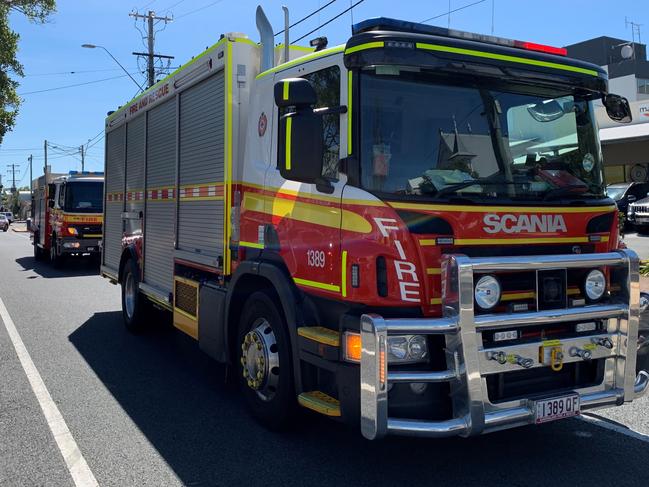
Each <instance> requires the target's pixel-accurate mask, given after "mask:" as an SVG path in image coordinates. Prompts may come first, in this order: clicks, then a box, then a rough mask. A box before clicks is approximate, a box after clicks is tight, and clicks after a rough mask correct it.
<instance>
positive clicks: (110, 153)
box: [103, 125, 126, 271]
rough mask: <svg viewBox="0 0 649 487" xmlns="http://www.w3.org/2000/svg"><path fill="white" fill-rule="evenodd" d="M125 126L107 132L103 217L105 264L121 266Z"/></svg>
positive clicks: (113, 267) (114, 267) (115, 268)
mask: <svg viewBox="0 0 649 487" xmlns="http://www.w3.org/2000/svg"><path fill="white" fill-rule="evenodd" d="M125 135H126V126H124V125H122V126H121V127H118V128H116V129H115V130H113V131H111V132H109V133H108V134H106V171H105V172H106V174H105V177H106V180H105V186H106V190H105V192H106V201H105V202H104V203H105V208H106V210H105V214H106V215H105V220H104V237H103V248H104V255H103V259H104V265H105V266H107V267H110V268H112V269H114V270H116V271H117V270H118V269H119V259H120V256H121V252H122V209H123V207H124V206H123V205H124V201H123V195H124V148H125V146H124V144H125V142H126V140H125Z"/></svg>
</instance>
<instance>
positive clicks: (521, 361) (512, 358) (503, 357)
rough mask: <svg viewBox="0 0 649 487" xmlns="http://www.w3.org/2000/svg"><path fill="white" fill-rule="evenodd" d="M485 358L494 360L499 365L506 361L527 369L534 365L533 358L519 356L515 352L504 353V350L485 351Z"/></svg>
mask: <svg viewBox="0 0 649 487" xmlns="http://www.w3.org/2000/svg"><path fill="white" fill-rule="evenodd" d="M487 359H489V360H495V361H497V362H498V363H499V364H501V365H505V364H507V363H510V364H516V365H520V366H521V367H523V368H524V369H529V368H530V367H532V366H533V365H534V360H533V359H531V358H525V357H521V356H520V355H516V354H513V353H512V354H506V353H505V352H502V351H500V352H487Z"/></svg>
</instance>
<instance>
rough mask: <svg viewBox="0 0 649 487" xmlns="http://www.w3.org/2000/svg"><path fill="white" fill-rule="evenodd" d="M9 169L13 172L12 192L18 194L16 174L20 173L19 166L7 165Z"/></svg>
mask: <svg viewBox="0 0 649 487" xmlns="http://www.w3.org/2000/svg"><path fill="white" fill-rule="evenodd" d="M7 167H10V168H11V169H9V171H10V172H11V192H12V193H15V192H16V173H17V172H18V171H19V169H17V168H19V167H20V165H19V164H7Z"/></svg>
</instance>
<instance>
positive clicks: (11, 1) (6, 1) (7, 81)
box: [0, 0, 56, 143]
mask: <svg viewBox="0 0 649 487" xmlns="http://www.w3.org/2000/svg"><path fill="white" fill-rule="evenodd" d="M55 7H56V4H55V0H0V143H2V140H3V139H4V136H5V134H6V133H7V131H9V130H11V129H12V128H13V126H14V124H15V123H16V116H17V115H18V107H19V105H20V97H19V96H18V94H17V93H16V89H17V88H18V85H19V83H18V81H16V80H15V79H12V78H11V77H10V74H14V75H16V76H20V77H22V76H24V73H23V66H22V64H20V62H19V61H18V58H17V57H16V52H17V50H18V40H19V39H20V35H19V34H17V33H16V32H14V31H12V30H11V28H10V27H9V14H10V13H12V12H17V13H20V14H22V15H24V16H25V17H27V18H28V19H29V20H30V21H32V22H37V23H43V22H45V21H46V20H47V18H48V17H49V15H50V14H51V13H52V12H54V10H55Z"/></svg>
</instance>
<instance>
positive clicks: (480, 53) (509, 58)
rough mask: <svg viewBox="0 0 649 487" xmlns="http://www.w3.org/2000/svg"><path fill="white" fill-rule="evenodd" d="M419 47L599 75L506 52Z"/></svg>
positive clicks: (591, 71)
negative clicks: (510, 54)
mask: <svg viewBox="0 0 649 487" xmlns="http://www.w3.org/2000/svg"><path fill="white" fill-rule="evenodd" d="M417 49H424V50H427V51H438V52H449V53H453V54H462V55H464V56H473V57H481V58H486V59H495V60H498V61H508V62H511V63H519V64H529V65H532V66H540V67H542V68H552V69H561V70H563V71H572V72H574V73H581V74H588V75H590V76H598V73H597V71H594V70H592V69H586V68H579V67H577V66H570V65H568V64H560V63H552V62H549V61H539V60H536V59H529V58H524V57H519V56H509V55H506V54H495V53H493V52H484V51H476V50H473V49H462V48H459V47H450V46H442V45H438V44H427V43H423V42H418V43H417Z"/></svg>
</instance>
